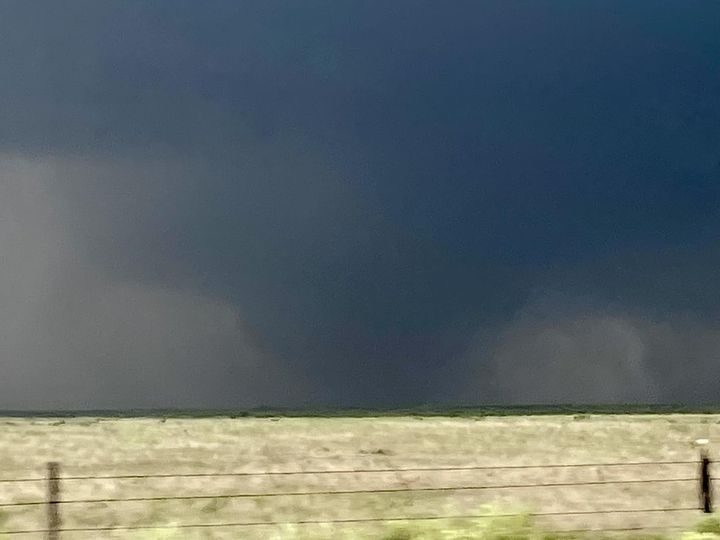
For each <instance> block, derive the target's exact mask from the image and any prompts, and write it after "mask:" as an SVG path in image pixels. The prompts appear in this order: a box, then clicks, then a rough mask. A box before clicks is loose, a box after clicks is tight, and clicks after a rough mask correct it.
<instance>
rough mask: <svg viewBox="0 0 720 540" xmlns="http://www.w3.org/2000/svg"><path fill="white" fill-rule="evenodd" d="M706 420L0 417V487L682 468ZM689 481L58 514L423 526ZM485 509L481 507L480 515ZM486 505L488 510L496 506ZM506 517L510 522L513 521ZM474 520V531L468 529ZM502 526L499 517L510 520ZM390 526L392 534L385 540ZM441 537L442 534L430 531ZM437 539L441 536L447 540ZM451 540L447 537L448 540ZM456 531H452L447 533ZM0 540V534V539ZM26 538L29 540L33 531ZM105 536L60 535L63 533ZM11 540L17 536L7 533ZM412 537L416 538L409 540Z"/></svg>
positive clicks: (353, 534) (670, 520)
mask: <svg viewBox="0 0 720 540" xmlns="http://www.w3.org/2000/svg"><path fill="white" fill-rule="evenodd" d="M718 421H720V416H712V415H667V416H657V415H655V416H589V417H587V416H580V417H573V416H542V417H489V418H452V419H450V418H424V419H423V418H413V417H406V418H391V417H387V418H353V419H343V418H325V419H323V418H314V419H303V418H282V419H259V418H243V419H229V418H216V419H172V418H170V419H167V420H163V419H98V418H75V419H65V420H52V419H18V418H7V419H2V418H0V428H1V429H0V464H1V465H0V478H19V477H27V476H28V475H30V476H38V475H39V476H43V475H44V464H45V463H46V462H47V461H53V460H55V461H59V462H61V463H62V467H63V474H65V475H95V474H98V475H103V474H104V475H108V474H144V473H170V474H172V473H195V472H242V471H247V472H253V471H287V470H318V469H320V470H332V469H356V468H363V469H366V468H408V467H434V466H469V465H528V464H533V465H541V464H555V463H583V462H616V461H629V462H633V461H646V460H696V459H697V450H696V449H694V448H693V446H692V444H691V443H692V441H693V440H695V439H697V438H708V439H710V440H711V441H712V440H715V439H716V435H717V434H718V433H717V432H718V429H720V425H719V424H718ZM696 474H697V467H696V466H695V465H694V464H691V465H665V466H654V467H616V468H610V469H599V468H576V469H559V470H558V469H519V470H493V471H459V472H422V473H421V472H405V473H373V474H341V475H319V476H316V475H303V476H271V477H231V478H227V477H226V478H182V479H152V480H149V479H146V480H140V479H137V480H136V479H133V480H96V481H65V482H64V483H63V497H64V498H66V499H75V498H82V499H85V498H105V497H128V496H162V495H176V494H222V493H239V492H266V491H307V490H322V489H328V490H348V489H374V488H393V487H433V486H435V487H436V486H460V485H471V484H476V485H487V484H520V483H537V482H542V483H547V482H564V481H583V480H590V481H594V480H613V479H630V478H680V477H695V475H696ZM43 489H44V486H43V484H42V483H39V484H32V483H27V484H0V498H2V499H3V501H2V502H10V501H28V500H36V499H38V498H39V499H42V498H43V497H44V493H43ZM696 504H697V486H696V484H695V483H694V482H690V483H679V484H672V483H668V484H652V485H647V484H625V485H620V486H604V485H595V486H584V487H572V488H567V487H557V488H524V489H515V490H487V491H472V492H468V491H466V492H462V491H461V492H440V493H435V492H425V493H410V494H406V493H400V494H356V495H343V496H332V497H330V496H321V495H316V496H296V497H277V498H269V499H237V500H232V499H231V500H227V499H205V500H192V501H167V502H126V503H112V504H103V503H98V504H86V505H68V506H65V507H63V508H62V510H63V519H64V526H66V527H84V526H90V527H97V526H117V525H173V524H183V523H222V522H243V521H292V520H297V519H318V520H321V519H345V518H364V517H379V516H383V517H396V516H423V515H433V514H438V513H451V514H464V513H472V514H475V513H478V512H486V511H488V510H487V508H492V509H493V511H494V512H497V511H516V510H528V511H542V512H553V511H558V512H560V511H568V510H600V509H625V510H630V509H642V508H675V507H692V506H695V505H696ZM487 505H491V506H490V507H488V506H487ZM498 509H499V510H498ZM700 517H701V515H700V514H699V513H698V512H697V511H688V512H679V513H672V514H641V513H639V514H633V513H625V514H618V515H601V516H573V517H563V518H553V519H549V518H542V519H540V518H539V519H538V524H539V525H540V526H541V527H545V528H548V529H551V528H552V529H554V528H569V529H574V528H598V527H639V526H656V527H659V528H660V529H662V528H664V527H667V526H683V527H690V526H691V525H692V524H694V523H696V522H697V521H698V520H699V519H700ZM491 522H492V523H493V524H494V525H493V526H497V523H498V521H497V520H495V521H492V520H479V521H476V522H473V523H470V522H468V521H460V522H453V521H450V522H435V523H433V524H429V525H427V527H425V529H424V530H425V532H426V535H425V536H423V539H425V538H427V539H430V538H443V539H446V538H447V539H449V538H457V539H460V538H475V537H477V535H476V536H472V535H470V534H469V533H467V532H466V531H464V529H465V528H467V527H469V526H470V527H471V528H474V530H475V531H476V532H477V531H479V530H481V529H482V527H485V526H487V524H488V523H491ZM513 523H514V522H513ZM483 524H484V525H483ZM43 525H44V509H43V508H42V507H21V508H18V509H0V529H2V530H13V529H28V528H37V527H43ZM515 525H517V523H514V524H513V526H515ZM415 528H417V524H415V525H413V524H406V525H402V524H400V525H393V526H390V527H388V526H385V525H379V524H369V525H367V526H361V525H353V526H339V525H336V526H323V525H304V526H297V527H290V526H286V527H267V526H261V527H251V528H243V529H237V528H234V529H233V528H226V529H222V528H219V529H204V530H191V529H185V530H182V531H172V530H166V531H154V532H150V531H143V532H124V533H122V534H121V533H116V536H115V537H117V538H128V539H140V538H143V539H144V538H183V539H194V538H198V539H200V538H202V539H206V538H207V539H209V538H225V539H227V538H242V539H248V540H260V539H263V540H269V539H273V538H276V539H278V540H280V539H282V540H285V539H299V538H328V539H329V538H332V539H341V538H348V539H350V538H353V539H355V538H374V539H380V538H383V536H386V535H388V534H391V533H392V534H394V535H396V537H397V538H403V535H405V537H407V534H406V533H405V532H402V531H405V530H410V531H412V530H414V529H415ZM393 531H394V532H393ZM443 531H444V532H443ZM451 532H452V534H451ZM456 533H457V534H456ZM461 533H462V534H461ZM1 537H2V535H0V538H1ZM35 537H38V536H37V535H35ZM99 537H100V538H109V537H112V535H111V534H110V533H102V534H100V535H99V534H98V533H74V534H67V535H65V536H64V537H63V538H68V539H71V538H78V539H80V538H99ZM12 538H21V537H20V536H14V537H12ZM413 538H415V537H413Z"/></svg>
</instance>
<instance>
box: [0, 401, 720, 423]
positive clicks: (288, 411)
mask: <svg viewBox="0 0 720 540" xmlns="http://www.w3.org/2000/svg"><path fill="white" fill-rule="evenodd" d="M614 414H627V415H650V414H654V415H667V414H720V405H717V404H705V405H683V404H610V405H588V404H557V405H442V404H424V405H414V406H407V407H385V408H383V407H375V408H368V407H335V406H327V407H307V408H277V407H257V408H253V409H238V410H233V409H127V410H91V409H89V410H67V411H12V410H7V411H2V410H0V417H6V418H58V419H62V418H80V417H90V418H272V417H287V418H382V417H405V416H416V417H420V418H422V417H431V418H432V417H448V418H470V417H496V416H548V415H552V416H554V415H576V416H578V418H579V419H581V418H583V417H587V416H588V415H614Z"/></svg>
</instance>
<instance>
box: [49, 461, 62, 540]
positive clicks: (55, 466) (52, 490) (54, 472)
mask: <svg viewBox="0 0 720 540" xmlns="http://www.w3.org/2000/svg"><path fill="white" fill-rule="evenodd" d="M59 502H60V464H59V463H56V462H50V463H48V464H47V503H48V504H47V540H59V539H60V505H59V504H58V503H59Z"/></svg>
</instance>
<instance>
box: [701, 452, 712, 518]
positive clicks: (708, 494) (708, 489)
mask: <svg viewBox="0 0 720 540" xmlns="http://www.w3.org/2000/svg"><path fill="white" fill-rule="evenodd" d="M700 507H701V509H702V511H703V512H705V513H706V514H709V513H711V512H712V511H713V508H712V484H711V482H710V454H709V453H708V451H707V450H706V449H705V448H703V449H702V450H700Z"/></svg>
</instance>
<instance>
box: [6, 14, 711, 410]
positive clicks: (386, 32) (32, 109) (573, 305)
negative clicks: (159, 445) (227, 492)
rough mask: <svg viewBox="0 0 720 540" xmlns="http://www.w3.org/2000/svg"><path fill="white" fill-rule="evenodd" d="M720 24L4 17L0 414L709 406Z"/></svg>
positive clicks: (473, 18) (372, 17)
mask: <svg viewBox="0 0 720 540" xmlns="http://www.w3.org/2000/svg"><path fill="white" fill-rule="evenodd" d="M719 269H720V3H718V2H715V1H711V0H708V1H693V0H677V1H656V0H654V1H646V0H637V1H632V2H628V1H626V0H622V1H599V0H597V1H595V0H590V1H583V2H570V1H560V0H549V1H543V0H537V1H532V2H525V1H522V2H521V1H514V0H484V1H477V0H472V1H462V0H457V1H453V2H440V1H437V0H436V1H423V0H392V1H387V0H382V1H379V0H358V1H350V0H327V1H316V0H304V1H302V2H293V1H275V0H261V1H260V0H259V1H250V0H248V1H243V2H237V1H234V0H227V1H224V0H215V1H213V0H206V1H203V2H197V1H195V0H193V1H183V0H176V1H174V2H150V1H133V0H117V1H113V0H107V1H103V2H98V1H96V0H65V1H63V2H56V1H51V0H48V1H44V0H1V1H0V409H48V408H71V409H82V408H131V407H203V408H213V407H250V406H261V405H266V406H267V405H279V406H282V405H286V406H313V405H359V406H379V405H382V406H393V405H407V404H416V403H422V402H429V401H430V402H436V403H437V402H466V403H476V404H482V403H557V402H595V403H604V402H643V403H650V402H690V403H699V402H708V401H717V400H718V388H717V384H716V382H717V381H718V380H719V379H720V281H719V278H720V272H719V271H718V270H719Z"/></svg>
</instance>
